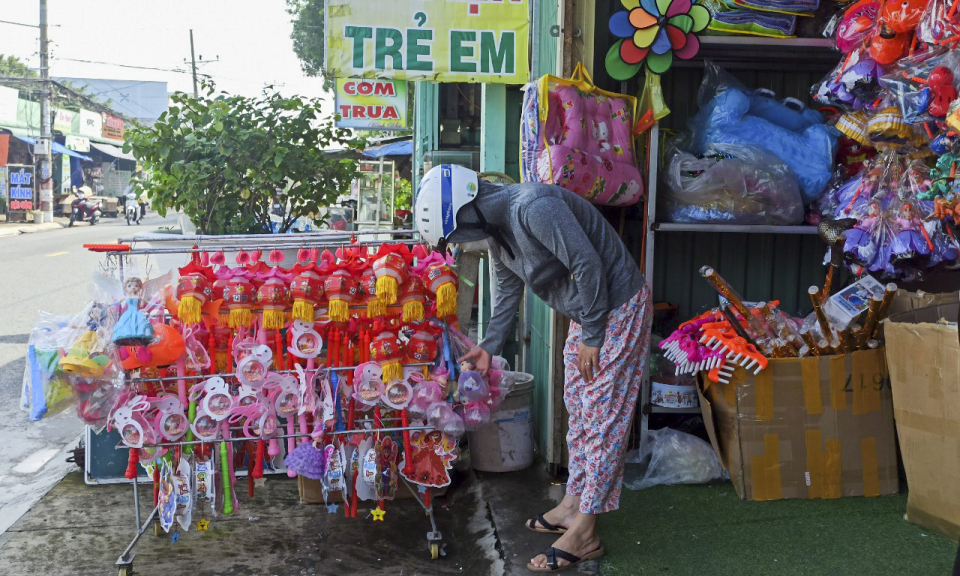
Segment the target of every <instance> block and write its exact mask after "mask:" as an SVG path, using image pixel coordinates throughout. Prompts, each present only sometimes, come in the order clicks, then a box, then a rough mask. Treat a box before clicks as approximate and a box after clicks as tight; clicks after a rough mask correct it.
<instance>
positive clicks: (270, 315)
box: [257, 250, 290, 330]
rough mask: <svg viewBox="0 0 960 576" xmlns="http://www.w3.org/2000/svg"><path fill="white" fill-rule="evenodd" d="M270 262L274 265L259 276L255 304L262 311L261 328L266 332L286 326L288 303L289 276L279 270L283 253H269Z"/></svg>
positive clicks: (275, 251) (276, 251)
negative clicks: (260, 280) (261, 282)
mask: <svg viewBox="0 0 960 576" xmlns="http://www.w3.org/2000/svg"><path fill="white" fill-rule="evenodd" d="M270 261H271V262H273V263H274V264H276V266H274V267H273V268H270V270H269V271H268V272H267V273H266V274H261V275H260V279H262V280H263V284H261V285H260V287H259V288H257V302H258V303H259V304H260V307H261V308H262V309H263V327H264V328H265V329H267V330H280V329H282V328H283V327H284V326H285V325H286V324H287V315H286V309H287V304H289V303H290V291H289V289H288V286H289V283H290V274H288V273H286V272H284V271H283V270H282V269H281V268H280V262H282V261H283V252H280V251H279V250H273V251H271V252H270Z"/></svg>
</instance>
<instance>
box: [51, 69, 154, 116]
mask: <svg viewBox="0 0 960 576" xmlns="http://www.w3.org/2000/svg"><path fill="white" fill-rule="evenodd" d="M56 80H57V81H59V82H67V83H68V84H69V85H71V86H74V87H76V88H78V89H83V91H84V93H85V94H86V95H87V96H89V97H90V98H92V99H94V100H97V101H98V102H101V103H103V104H105V105H107V106H109V107H110V108H112V109H114V110H116V111H117V112H119V113H121V114H122V115H124V116H126V117H127V118H133V119H135V120H136V121H137V122H139V123H141V124H146V125H151V124H153V123H154V122H155V121H156V120H157V118H158V117H159V116H160V114H162V113H163V112H166V110H167V107H168V102H169V99H168V94H167V83H166V82H148V81H143V80H106V79H98V78H65V77H57V78H56ZM108 102H109V103H108Z"/></svg>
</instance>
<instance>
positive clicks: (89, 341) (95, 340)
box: [60, 302, 110, 376]
mask: <svg viewBox="0 0 960 576" xmlns="http://www.w3.org/2000/svg"><path fill="white" fill-rule="evenodd" d="M80 318H81V322H83V324H82V325H80V326H79V328H78V333H77V336H76V338H75V339H74V340H73V341H72V343H71V344H70V348H69V351H68V352H67V355H66V356H64V357H63V358H62V359H60V369H61V370H63V371H64V372H67V373H71V374H78V375H80V376H99V375H100V374H103V371H104V368H105V367H106V365H107V362H108V359H107V356H106V355H105V354H104V350H105V347H106V345H107V344H108V343H109V341H108V339H107V333H108V331H109V324H110V321H109V319H108V315H107V309H106V307H104V306H103V304H100V303H99V302H91V303H90V304H87V307H86V308H85V309H84V312H83V313H81V315H80ZM77 324H80V322H77Z"/></svg>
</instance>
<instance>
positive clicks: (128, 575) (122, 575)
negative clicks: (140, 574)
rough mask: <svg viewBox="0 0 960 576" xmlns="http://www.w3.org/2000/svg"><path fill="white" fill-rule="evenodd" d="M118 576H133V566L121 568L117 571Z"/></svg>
mask: <svg viewBox="0 0 960 576" xmlns="http://www.w3.org/2000/svg"><path fill="white" fill-rule="evenodd" d="M117 576H133V564H131V565H129V566H121V567H120V569H119V570H118V571H117Z"/></svg>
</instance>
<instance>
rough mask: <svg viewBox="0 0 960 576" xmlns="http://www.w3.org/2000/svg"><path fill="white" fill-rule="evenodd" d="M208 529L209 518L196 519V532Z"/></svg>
mask: <svg viewBox="0 0 960 576" xmlns="http://www.w3.org/2000/svg"><path fill="white" fill-rule="evenodd" d="M209 529H210V521H209V520H207V519H206V518H201V519H199V520H197V531H198V532H206V531H207V530H209Z"/></svg>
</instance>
